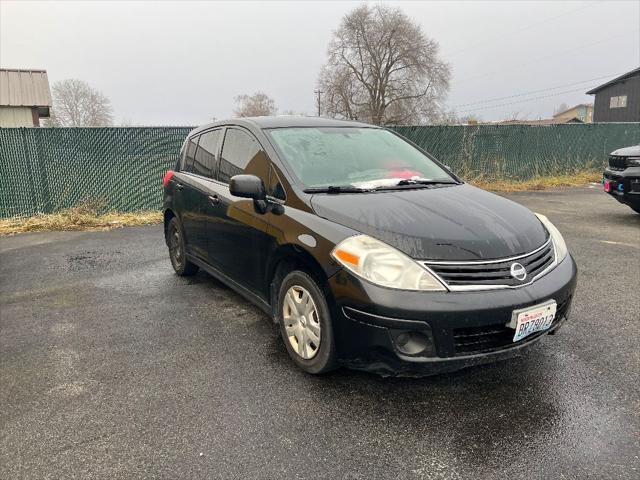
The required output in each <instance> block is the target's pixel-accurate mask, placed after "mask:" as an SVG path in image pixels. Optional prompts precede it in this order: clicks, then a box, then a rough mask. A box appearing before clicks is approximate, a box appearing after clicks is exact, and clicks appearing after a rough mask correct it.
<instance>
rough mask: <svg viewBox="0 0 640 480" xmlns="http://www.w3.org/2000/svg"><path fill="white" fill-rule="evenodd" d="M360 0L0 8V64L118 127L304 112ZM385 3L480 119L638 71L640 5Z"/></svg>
mask: <svg viewBox="0 0 640 480" xmlns="http://www.w3.org/2000/svg"><path fill="white" fill-rule="evenodd" d="M360 3H362V2H346V1H344V2H338V1H333V2H328V1H326V2H248V1H247V2H239V1H236V2H206V1H199V2H187V1H180V2H178V1H164V2H151V1H149V2H125V1H111V2H97V1H91V2H88V1H87V2H81V1H71V2H62V1H59V2H54V1H52V2H29V1H12V0H0V65H1V66H2V67H3V68H6V67H9V68H42V69H46V70H47V71H48V73H49V80H50V82H51V83H53V82H55V81H57V80H62V79H65V78H78V79H82V80H85V81H86V82H88V83H89V84H90V85H92V86H93V87H95V88H97V89H99V90H101V91H102V92H103V93H104V94H105V95H107V96H108V97H109V98H110V99H111V101H112V103H113V107H114V111H115V117H116V123H120V122H122V121H123V120H126V121H128V122H131V123H133V124H136V125H196V124H201V123H205V122H207V121H209V120H211V119H212V118H214V117H216V118H218V119H220V118H225V117H228V116H231V115H232V110H233V107H234V102H233V97H234V96H236V95H238V94H242V93H252V92H255V91H257V90H262V91H264V92H266V93H267V94H269V95H270V96H272V97H273V98H274V99H275V101H276V105H277V106H278V108H279V110H280V111H283V110H295V111H298V112H306V113H309V114H312V113H314V112H315V100H314V93H313V90H314V87H315V82H316V78H317V74H318V71H319V69H320V67H321V65H322V64H323V63H324V60H325V54H326V46H327V43H328V41H329V38H330V36H331V32H332V30H333V29H335V28H336V27H337V26H338V24H339V22H340V20H341V18H342V17H343V15H345V14H346V13H347V12H349V11H350V10H352V9H353V8H355V7H356V6H357V5H359V4H360ZM388 3H390V4H392V5H396V6H398V7H400V8H401V9H402V10H403V11H404V12H405V13H406V14H407V15H409V17H410V18H411V19H412V20H413V21H415V22H417V23H419V24H420V25H421V26H422V28H423V30H424V32H425V34H426V35H427V36H429V37H431V38H433V39H435V40H436V41H437V42H439V44H440V47H441V56H442V58H443V59H444V60H445V61H447V62H449V63H450V64H451V68H452V74H453V80H452V82H451V89H450V92H449V96H448V99H447V104H448V105H449V107H452V108H453V107H455V108H456V110H457V111H458V112H460V113H463V112H469V113H474V114H477V115H480V116H481V117H482V118H483V119H484V120H496V119H502V118H505V117H507V116H510V115H512V114H514V113H516V112H517V113H519V115H520V116H525V117H528V118H540V117H543V118H545V117H549V116H551V114H552V113H553V110H554V107H557V106H558V105H560V104H561V103H563V102H564V103H567V104H569V105H572V104H576V103H582V102H589V101H592V97H590V96H587V95H584V92H585V91H587V90H588V89H589V88H591V87H594V86H597V85H599V84H601V83H604V82H605V81H606V80H607V79H609V78H613V77H614V76H616V75H617V74H620V73H624V72H626V71H628V70H631V69H632V68H635V67H638V66H639V65H640V31H639V29H640V0H632V1H572V2H563V1H554V2H552V1H537V2H524V1H523V2H518V1H511V2H506V1H493V2H485V1H475V2H471V1H466V2H465V1H460V2H456V1H450V2H441V1H438V2H436V1H434V2H417V1H416V2H388ZM598 77H600V78H598ZM577 82H582V83H577ZM557 87H561V88H557ZM569 90H577V91H574V92H568V91H569ZM529 92H538V93H535V94H531V95H528V96H515V95H520V94H523V93H529ZM562 92H567V93H562ZM558 93H562V94H560V95H558ZM550 95H554V96H550ZM511 96H515V97H512V98H506V99H502V100H493V99H496V98H500V97H511ZM535 97H546V98H539V99H536V100H531V101H527V102H522V100H527V99H531V98H535ZM487 100H492V101H491V102H489V103H478V102H484V101H487ZM515 102H518V103H515ZM504 104H508V105H504Z"/></svg>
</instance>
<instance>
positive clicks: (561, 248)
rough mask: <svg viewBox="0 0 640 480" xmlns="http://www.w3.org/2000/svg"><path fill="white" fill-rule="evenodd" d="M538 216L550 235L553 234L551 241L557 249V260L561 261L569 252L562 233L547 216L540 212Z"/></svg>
mask: <svg viewBox="0 0 640 480" xmlns="http://www.w3.org/2000/svg"><path fill="white" fill-rule="evenodd" d="M536 216H537V217H538V218H539V219H540V221H541V222H542V224H543V225H544V226H545V228H546V229H547V231H548V232H549V235H551V241H552V242H553V247H554V250H555V251H556V262H558V263H560V262H561V261H562V260H564V257H566V256H567V253H568V251H567V244H566V243H565V242H564V238H562V234H561V233H560V231H559V230H558V229H557V228H556V226H555V225H554V224H553V223H551V221H550V220H549V219H548V218H547V217H545V216H544V215H542V214H540V213H536Z"/></svg>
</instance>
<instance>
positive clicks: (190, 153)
mask: <svg viewBox="0 0 640 480" xmlns="http://www.w3.org/2000/svg"><path fill="white" fill-rule="evenodd" d="M197 148H198V137H192V138H190V139H189V143H188V144H187V150H186V154H185V156H184V162H183V163H182V171H184V172H193V163H194V160H195V154H196V149H197Z"/></svg>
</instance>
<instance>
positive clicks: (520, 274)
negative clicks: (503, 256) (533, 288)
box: [511, 262, 527, 281]
mask: <svg viewBox="0 0 640 480" xmlns="http://www.w3.org/2000/svg"><path fill="white" fill-rule="evenodd" d="M511 276H512V277H513V278H515V279H516V280H520V281H522V280H524V279H525V278H527V271H526V270H525V268H524V267H523V266H522V265H521V264H519V263H518V262H516V263H512V264H511Z"/></svg>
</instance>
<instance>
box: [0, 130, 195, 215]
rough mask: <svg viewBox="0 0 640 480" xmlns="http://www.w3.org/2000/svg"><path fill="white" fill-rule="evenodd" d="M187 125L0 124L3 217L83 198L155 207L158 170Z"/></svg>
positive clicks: (170, 159) (169, 161)
mask: <svg viewBox="0 0 640 480" xmlns="http://www.w3.org/2000/svg"><path fill="white" fill-rule="evenodd" d="M190 130H191V127H175V128H174V127H153V128H0V217H8V216H16V215H30V214H33V213H37V212H45V213H47V212H55V211H58V210H61V209H63V208H69V207H73V206H75V205H77V204H78V203H79V202H81V201H84V200H96V199H97V200H101V201H104V202H105V203H106V205H108V206H109V207H111V208H113V209H116V210H120V211H132V210H137V209H154V208H160V206H161V200H162V190H161V188H160V185H161V181H162V175H163V173H164V172H165V171H166V170H167V169H168V168H170V166H171V165H173V164H175V162H176V159H177V157H178V151H179V150H180V146H181V145H182V142H183V140H184V138H185V137H186V135H187V133H189V131H190Z"/></svg>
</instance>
